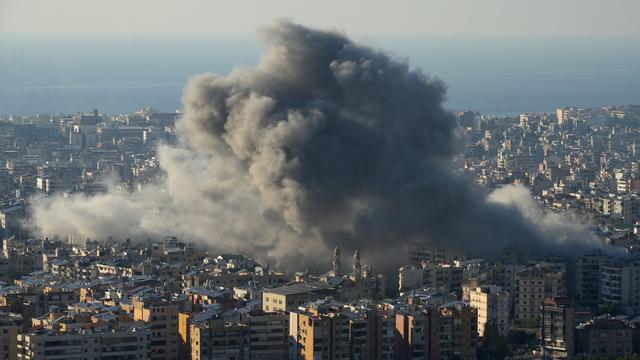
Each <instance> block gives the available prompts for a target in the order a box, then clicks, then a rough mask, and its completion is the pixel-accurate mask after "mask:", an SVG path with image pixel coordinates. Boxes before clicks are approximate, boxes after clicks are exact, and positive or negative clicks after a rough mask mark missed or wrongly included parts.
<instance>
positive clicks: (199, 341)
mask: <svg viewBox="0 0 640 360" xmlns="http://www.w3.org/2000/svg"><path fill="white" fill-rule="evenodd" d="M190 334H191V336H190V337H191V360H208V359H225V360H227V359H228V360H232V359H237V360H239V359H243V358H244V336H245V327H244V325H242V324H238V323H230V322H227V321H226V320H225V319H222V318H211V319H207V320H205V321H202V322H197V323H194V324H192V325H191V331H190Z"/></svg>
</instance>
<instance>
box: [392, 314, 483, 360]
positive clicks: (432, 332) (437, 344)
mask: <svg viewBox="0 0 640 360" xmlns="http://www.w3.org/2000/svg"><path fill="white" fill-rule="evenodd" d="M476 318H477V312H476V310H475V309H473V308H471V307H470V306H468V305H466V304H465V303H462V302H454V303H449V304H445V305H442V306H434V307H429V308H422V309H414V310H409V311H401V312H399V313H398V314H396V333H397V342H396V352H397V359H465V360H468V359H475V358H476V346H477V341H478V331H477V319H476Z"/></svg>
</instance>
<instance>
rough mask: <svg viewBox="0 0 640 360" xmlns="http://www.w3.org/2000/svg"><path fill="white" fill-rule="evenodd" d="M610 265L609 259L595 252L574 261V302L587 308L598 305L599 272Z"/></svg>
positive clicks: (599, 252)
mask: <svg viewBox="0 0 640 360" xmlns="http://www.w3.org/2000/svg"><path fill="white" fill-rule="evenodd" d="M610 263H611V259H610V258H609V257H608V256H606V255H604V254H602V252H601V251H596V252H593V253H591V254H587V255H584V256H580V257H578V258H576V259H575V290H576V301H577V302H578V303H579V304H580V305H582V306H587V307H595V306H598V304H599V303H600V281H601V276H600V271H601V269H602V267H603V266H605V265H608V264H610Z"/></svg>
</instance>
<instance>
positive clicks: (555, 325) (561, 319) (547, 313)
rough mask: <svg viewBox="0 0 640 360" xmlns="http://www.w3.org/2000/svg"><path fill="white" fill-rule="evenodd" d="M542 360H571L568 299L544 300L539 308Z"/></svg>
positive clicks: (572, 329)
mask: <svg viewBox="0 0 640 360" xmlns="http://www.w3.org/2000/svg"><path fill="white" fill-rule="evenodd" d="M540 309H541V311H540V316H541V318H542V320H541V322H540V337H541V340H542V358H543V359H573V357H574V324H573V307H572V306H571V299H569V298H568V297H551V298H546V299H545V300H544V302H543V303H542V306H540Z"/></svg>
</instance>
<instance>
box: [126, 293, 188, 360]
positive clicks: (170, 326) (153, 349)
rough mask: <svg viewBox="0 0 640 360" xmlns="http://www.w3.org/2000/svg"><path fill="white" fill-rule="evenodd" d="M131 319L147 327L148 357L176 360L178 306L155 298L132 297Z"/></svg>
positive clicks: (160, 359)
mask: <svg viewBox="0 0 640 360" xmlns="http://www.w3.org/2000/svg"><path fill="white" fill-rule="evenodd" d="M132 305H133V319H134V320H138V321H144V322H145V323H146V324H147V326H148V327H149V349H148V351H149V355H148V358H149V359H152V360H175V359H177V358H178V348H179V339H180V336H179V331H178V314H179V306H178V304H176V303H173V302H171V301H167V300H165V299H161V298H159V297H157V296H148V297H134V298H133V301H132Z"/></svg>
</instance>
